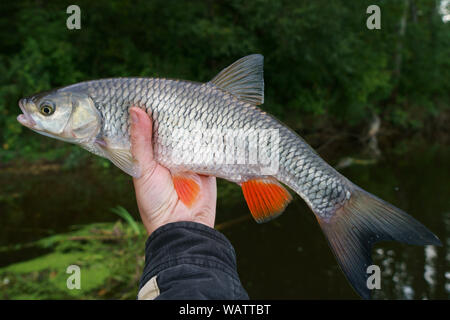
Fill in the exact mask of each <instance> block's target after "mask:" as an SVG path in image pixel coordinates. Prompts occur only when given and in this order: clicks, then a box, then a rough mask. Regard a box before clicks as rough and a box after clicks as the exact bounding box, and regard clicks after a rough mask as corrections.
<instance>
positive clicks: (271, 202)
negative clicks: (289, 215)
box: [241, 177, 292, 223]
mask: <svg viewBox="0 0 450 320" xmlns="http://www.w3.org/2000/svg"><path fill="white" fill-rule="evenodd" d="M241 186H242V191H243V193H244V198H245V201H247V205H248V208H249V209H250V212H251V214H252V216H253V218H254V219H255V220H256V222H258V223H263V222H267V221H270V220H272V219H274V218H276V217H278V216H279V215H280V214H281V213H282V212H283V211H284V209H285V208H286V206H287V205H288V204H289V202H290V201H291V200H292V197H291V195H290V193H289V192H288V191H287V190H286V189H285V188H284V187H283V186H282V185H281V184H280V183H279V182H278V181H277V180H276V179H275V178H270V177H269V178H257V179H252V180H248V181H245V182H243V183H242V184H241Z"/></svg>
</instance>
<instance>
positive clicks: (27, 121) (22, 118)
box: [17, 99, 36, 129]
mask: <svg viewBox="0 0 450 320" xmlns="http://www.w3.org/2000/svg"><path fill="white" fill-rule="evenodd" d="M27 101H28V99H21V100H20V101H19V107H20V110H22V112H23V114H19V115H18V116H17V121H19V123H20V124H21V125H23V126H25V127H27V128H30V129H34V127H35V126H36V122H35V121H34V120H33V119H32V118H31V116H30V114H29V113H28V112H27V110H26V104H27Z"/></svg>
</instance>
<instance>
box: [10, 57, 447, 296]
mask: <svg viewBox="0 0 450 320" xmlns="http://www.w3.org/2000/svg"><path fill="white" fill-rule="evenodd" d="M263 63H264V57H263V56H262V55H260V54H251V55H248V56H246V57H243V58H241V59H239V60H237V61H236V62H234V63H233V64H231V65H229V66H228V67H226V68H225V69H223V70H222V71H221V72H220V73H219V74H217V75H216V76H215V77H214V78H213V79H212V80H211V81H208V82H205V83H200V82H194V81H186V80H178V79H166V78H136V77H135V78H133V77H124V78H109V79H100V80H89V81H84V82H80V83H76V84H72V85H69V86H65V87H61V88H58V89H54V90H51V91H48V92H43V93H38V94H36V95H33V96H30V97H27V98H23V99H21V100H20V101H19V107H20V109H21V110H22V114H20V115H19V116H18V117H17V120H18V121H19V122H20V123H21V124H22V125H24V126H26V127H28V128H30V129H31V130H34V131H35V132H37V133H40V134H42V135H44V136H48V137H51V138H55V139H59V140H62V141H65V142H68V143H73V144H76V145H79V146H80V147H82V148H84V149H86V150H88V151H89V152H91V153H94V154H95V155H98V156H100V157H104V158H106V159H109V160H110V161H111V162H112V163H113V164H114V165H116V166H117V167H118V168H120V169H121V170H123V171H124V172H125V173H127V174H129V175H131V176H133V177H139V176H140V174H141V173H140V170H139V165H138V164H137V163H136V161H135V160H134V159H133V156H132V154H131V151H130V149H131V148H130V147H131V145H130V116H129V109H130V108H132V107H139V108H142V109H144V110H145V111H146V112H147V114H148V115H149V116H151V118H152V121H153V132H152V134H153V139H152V143H153V150H154V151H153V152H154V158H155V160H156V161H157V162H158V163H159V164H160V165H162V166H164V167H166V168H167V169H169V170H170V172H171V175H172V178H173V182H174V187H175V189H176V191H177V194H178V196H179V199H180V201H181V202H183V203H184V204H185V205H186V206H188V207H189V206H192V205H193V203H195V201H196V199H197V197H198V192H199V185H198V180H197V179H196V177H197V175H196V174H202V175H209V176H216V177H218V178H222V179H226V180H228V181H231V182H233V183H236V184H238V185H239V186H241V188H242V191H243V195H244V198H245V201H246V203H247V205H248V208H249V211H250V213H251V215H252V216H253V218H254V219H255V221H256V222H258V223H263V222H267V221H270V220H272V219H274V218H276V217H277V216H279V215H280V214H281V213H282V212H283V211H284V210H285V208H286V206H287V205H288V204H289V202H290V201H291V200H292V199H293V197H292V195H291V193H290V192H289V191H288V189H290V190H292V191H294V192H295V193H296V194H298V195H299V196H300V197H301V198H302V199H303V200H304V201H305V202H306V204H307V205H308V206H309V208H310V209H311V210H312V212H313V213H314V215H315V217H316V220H317V221H318V223H319V225H320V227H321V229H322V231H323V232H324V234H325V238H326V239H327V241H328V244H329V247H330V248H331V250H332V252H333V253H334V256H335V257H336V260H337V262H338V264H339V266H340V268H341V270H342V271H343V273H344V275H345V276H346V278H347V279H348V281H349V282H350V284H351V285H352V287H353V288H354V289H355V291H356V292H357V293H358V294H359V295H360V296H361V297H362V298H364V299H370V298H371V289H369V286H368V283H367V281H368V277H369V274H368V268H369V267H370V266H371V265H372V259H371V249H372V247H373V245H374V244H375V243H377V242H379V241H398V242H403V243H407V244H412V245H436V246H441V245H442V244H441V242H440V240H439V238H438V237H437V236H436V235H434V234H433V233H432V232H431V231H429V230H428V229H427V228H426V227H425V226H424V225H422V224H421V223H420V222H418V221H417V220H416V219H414V218H413V217H412V216H411V215H408V214H407V213H405V212H404V211H402V210H401V209H399V208H397V207H395V206H394V205H392V204H390V203H388V202H385V201H383V200H382V199H380V198H378V197H377V196H375V195H373V194H371V193H369V192H367V191H365V190H363V189H362V188H360V187H359V186H357V185H356V184H354V183H352V182H351V181H350V180H349V179H347V178H346V177H344V176H343V175H342V174H341V173H339V172H338V171H337V170H335V169H334V168H333V167H332V166H331V165H329V164H328V163H327V162H325V160H323V159H322V158H321V157H320V155H319V154H318V153H317V152H316V151H315V150H314V149H313V148H312V147H311V146H309V145H308V144H307V143H306V142H305V141H304V140H303V139H302V138H301V137H300V136H299V135H298V134H297V133H296V132H295V131H294V130H292V129H290V128H289V127H287V126H286V125H284V124H283V123H282V122H280V121H279V120H278V119H276V118H275V117H273V116H272V115H270V114H268V113H267V112H265V111H263V110H262V109H261V108H260V107H259V106H260V105H261V104H263V103H264V72H263Z"/></svg>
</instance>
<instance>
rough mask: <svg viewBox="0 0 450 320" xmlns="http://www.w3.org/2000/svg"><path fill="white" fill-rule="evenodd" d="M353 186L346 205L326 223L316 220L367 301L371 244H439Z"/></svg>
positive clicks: (410, 219) (394, 210) (428, 233)
mask: <svg viewBox="0 0 450 320" xmlns="http://www.w3.org/2000/svg"><path fill="white" fill-rule="evenodd" d="M353 187H354V191H353V192H352V196H351V197H350V199H349V200H348V202H346V204H345V205H344V206H343V207H341V208H339V209H338V210H336V212H335V214H334V216H333V217H332V218H331V219H330V220H329V221H324V220H322V219H320V217H319V216H318V215H316V217H317V220H318V221H319V224H320V226H321V227H322V230H323V231H324V233H325V235H326V238H327V240H328V242H329V244H330V247H331V249H332V251H333V253H334V255H335V256H336V259H337V260H338V263H339V265H340V267H341V269H342V271H343V272H344V274H345V276H346V277H347V279H348V280H349V281H350V283H351V284H352V286H353V288H354V289H355V290H356V291H357V292H358V293H359V295H361V297H363V298H364V299H370V296H371V292H370V289H369V288H368V287H367V278H368V276H369V275H368V274H367V267H368V266H370V265H371V264H372V258H371V249H372V246H373V245H374V244H375V243H377V242H378V241H399V242H404V243H408V244H415V245H439V246H441V245H442V244H441V242H440V241H439V239H438V237H436V236H435V235H434V234H433V233H432V232H431V231H429V230H428V229H427V228H426V227H425V226H423V225H422V224H421V223H420V222H418V221H417V220H416V219H414V218H413V217H411V216H410V215H408V214H406V213H405V212H403V211H401V210H400V209H398V208H396V207H394V206H393V205H391V204H389V203H387V202H385V201H383V200H381V199H379V198H377V197H375V196H374V195H372V194H370V193H368V192H366V191H364V190H362V189H361V188H359V187H357V186H356V185H353Z"/></svg>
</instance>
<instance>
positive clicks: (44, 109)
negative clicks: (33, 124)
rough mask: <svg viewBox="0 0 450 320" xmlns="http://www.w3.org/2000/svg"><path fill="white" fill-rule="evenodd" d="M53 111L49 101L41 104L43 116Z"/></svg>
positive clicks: (53, 108)
mask: <svg viewBox="0 0 450 320" xmlns="http://www.w3.org/2000/svg"><path fill="white" fill-rule="evenodd" d="M53 112H55V106H54V105H53V104H51V103H48V102H44V103H43V104H41V114H43V115H44V116H49V115H51V114H53Z"/></svg>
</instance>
